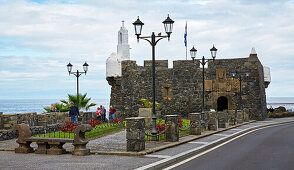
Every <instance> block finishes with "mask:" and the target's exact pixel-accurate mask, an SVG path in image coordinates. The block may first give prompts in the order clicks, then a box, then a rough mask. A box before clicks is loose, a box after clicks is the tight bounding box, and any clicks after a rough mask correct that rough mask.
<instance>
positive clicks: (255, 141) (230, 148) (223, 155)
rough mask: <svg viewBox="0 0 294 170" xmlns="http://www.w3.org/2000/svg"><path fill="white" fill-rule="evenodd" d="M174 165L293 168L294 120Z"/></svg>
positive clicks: (189, 169) (222, 169) (226, 169)
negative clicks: (292, 122)
mask: <svg viewBox="0 0 294 170" xmlns="http://www.w3.org/2000/svg"><path fill="white" fill-rule="evenodd" d="M173 169H176V170H177V169H178V170H183V169H184V170H202V169H203V170H204V169H205V170H210V169H211V170H231V169H232V170H243V169H244V170H255V169H256V170H272V169H275V170H284V169H285V170H292V169H294V124H287V125H280V126H275V127H270V128H265V129H262V130H258V131H255V132H252V133H249V134H247V135H244V136H242V137H240V138H238V139H236V140H233V141H232V142H230V143H227V144H225V145H223V146H222V147H219V148H217V149H215V150H212V151H211V152H208V153H206V154H204V155H202V156H200V157H197V158H195V159H193V160H191V161H189V162H186V163H184V164H182V165H179V166H177V167H175V168H173Z"/></svg>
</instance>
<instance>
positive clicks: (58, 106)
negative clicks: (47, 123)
mask: <svg viewBox="0 0 294 170" xmlns="http://www.w3.org/2000/svg"><path fill="white" fill-rule="evenodd" d="M54 104H55V106H56V109H57V110H58V111H60V112H68V111H69V106H68V105H64V104H62V103H54ZM51 106H52V105H51ZM51 106H46V107H44V110H46V111H47V112H50V110H51Z"/></svg>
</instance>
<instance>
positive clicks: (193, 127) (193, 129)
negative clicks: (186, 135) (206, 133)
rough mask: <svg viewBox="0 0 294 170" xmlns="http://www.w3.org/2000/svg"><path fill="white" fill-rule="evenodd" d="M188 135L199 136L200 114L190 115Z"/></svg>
mask: <svg viewBox="0 0 294 170" xmlns="http://www.w3.org/2000/svg"><path fill="white" fill-rule="evenodd" d="M190 135H201V113H190Z"/></svg>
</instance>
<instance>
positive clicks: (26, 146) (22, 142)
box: [13, 124, 92, 156]
mask: <svg viewBox="0 0 294 170" xmlns="http://www.w3.org/2000/svg"><path fill="white" fill-rule="evenodd" d="M13 129H14V130H16V131H18V132H19V137H18V139H17V140H16V142H17V143H18V144H19V147H18V148H15V153H32V152H35V153H37V154H52V155H60V154H63V153H66V151H65V149H64V148H63V145H64V144H65V143H72V144H73V145H74V151H73V155H79V156H84V155H89V154H90V149H87V148H86V145H87V143H88V142H89V141H88V140H86V139H85V133H86V132H89V131H91V130H92V127H91V126H90V125H89V124H82V125H79V126H78V127H76V128H75V130H74V139H64V138H38V137H31V134H32V132H31V130H30V128H29V126H28V125H26V124H17V125H14V127H13ZM32 142H36V143H37V145H38V147H37V149H36V150H35V151H34V149H33V148H32V147H31V146H30V145H31V143H32Z"/></svg>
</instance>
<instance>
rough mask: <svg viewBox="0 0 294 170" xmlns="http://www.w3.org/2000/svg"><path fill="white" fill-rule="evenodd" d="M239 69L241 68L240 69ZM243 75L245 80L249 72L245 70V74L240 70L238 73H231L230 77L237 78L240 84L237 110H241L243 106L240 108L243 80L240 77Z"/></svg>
mask: <svg viewBox="0 0 294 170" xmlns="http://www.w3.org/2000/svg"><path fill="white" fill-rule="evenodd" d="M240 69H241V68H240ZM237 74H238V75H239V76H237ZM244 74H245V77H246V78H248V77H249V71H248V70H246V71H245V72H241V70H240V71H239V72H237V71H235V70H234V71H233V72H232V77H233V78H237V79H238V80H239V82H240V91H239V93H240V94H239V110H242V109H243V106H242V80H243V79H244V78H243V77H242V75H244Z"/></svg>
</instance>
